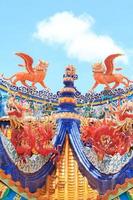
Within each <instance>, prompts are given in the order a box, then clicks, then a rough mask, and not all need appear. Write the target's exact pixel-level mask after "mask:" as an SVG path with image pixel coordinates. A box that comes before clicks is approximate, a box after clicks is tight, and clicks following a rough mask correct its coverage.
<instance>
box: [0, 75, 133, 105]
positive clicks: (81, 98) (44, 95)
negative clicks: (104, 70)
mask: <svg viewBox="0 0 133 200" xmlns="http://www.w3.org/2000/svg"><path fill="white" fill-rule="evenodd" d="M0 87H3V89H4V90H7V91H8V90H9V91H10V92H18V93H19V92H20V93H22V94H23V95H26V96H28V97H30V98H31V99H32V98H33V99H35V100H36V101H43V102H44V101H46V102H51V103H55V104H57V103H58V98H59V97H60V92H57V94H53V93H51V92H49V91H47V90H40V91H38V90H35V89H33V88H26V87H22V86H21V87H17V86H13V85H11V84H10V83H8V82H7V81H5V80H3V79H2V78H0ZM75 90H76V93H75V96H76V99H77V104H80V105H81V106H82V105H83V104H86V103H88V102H92V103H97V104H99V105H100V104H102V102H104V101H112V100H113V99H115V98H117V97H119V96H123V97H126V96H132V94H133V85H130V86H129V87H127V88H118V89H114V90H104V91H101V92H99V93H93V92H90V93H86V94H85V95H82V94H81V93H80V92H79V91H77V89H76V88H75Z"/></svg>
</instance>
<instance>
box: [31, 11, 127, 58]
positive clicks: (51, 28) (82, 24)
mask: <svg viewBox="0 0 133 200" xmlns="http://www.w3.org/2000/svg"><path fill="white" fill-rule="evenodd" d="M94 22H95V21H94V19H93V18H92V17H91V16H88V15H80V16H75V15H74V14H73V13H71V12H61V13H57V14H55V15H53V16H51V17H50V18H48V19H45V20H43V21H41V22H39V23H38V25H37V31H36V32H35V33H34V36H35V37H36V38H38V39H40V40H41V41H42V42H44V43H49V44H52V45H54V44H60V45H62V46H63V48H64V49H65V51H66V53H67V56H69V57H72V58H76V59H78V60H80V61H87V62H92V61H96V60H100V59H103V58H105V57H106V56H108V55H109V54H112V53H124V50H123V49H122V48H121V47H120V46H119V45H117V44H116V43H115V41H114V40H113V39H112V38H111V37H110V36H108V35H99V34H97V33H95V32H94V31H93V24H94ZM126 59H127V58H126V57H125V58H124V61H126Z"/></svg>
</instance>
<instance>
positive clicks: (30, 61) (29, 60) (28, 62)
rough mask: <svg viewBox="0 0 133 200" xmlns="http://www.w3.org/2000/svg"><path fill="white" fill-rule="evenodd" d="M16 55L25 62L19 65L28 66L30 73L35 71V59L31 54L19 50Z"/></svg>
mask: <svg viewBox="0 0 133 200" xmlns="http://www.w3.org/2000/svg"><path fill="white" fill-rule="evenodd" d="M16 55H17V56H20V57H21V58H22V59H23V60H24V62H25V64H22V65H21V64H19V66H21V67H26V70H27V71H28V72H29V73H31V72H34V70H33V67H32V64H33V59H32V58H31V57H30V56H29V55H27V54H25V53H22V52H17V53H16Z"/></svg>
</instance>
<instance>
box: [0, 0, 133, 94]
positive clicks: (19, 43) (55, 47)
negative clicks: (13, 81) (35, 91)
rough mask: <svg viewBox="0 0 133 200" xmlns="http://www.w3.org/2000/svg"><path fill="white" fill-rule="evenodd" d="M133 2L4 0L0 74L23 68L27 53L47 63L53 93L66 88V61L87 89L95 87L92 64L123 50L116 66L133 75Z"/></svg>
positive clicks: (0, 24)
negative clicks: (22, 57)
mask: <svg viewBox="0 0 133 200" xmlns="http://www.w3.org/2000/svg"><path fill="white" fill-rule="evenodd" d="M132 21H133V1H132V0H127V1H124V0H123V1H122V0H117V1H116V0H110V1H105V0H84V1H83V0H78V1H77V0H66V1H65V0H55V1H54V0H53V1H52V0H50V1H45V0H37V1H35V0H23V1H22V0H21V1H18V0H1V1H0V44H1V45H0V46H1V48H0V73H4V75H5V76H6V77H9V76H11V75H13V74H14V73H15V72H16V71H21V70H22V68H19V67H18V66H17V64H20V63H22V61H21V59H20V58H18V57H17V56H15V55H14V53H15V52H17V51H19V52H25V53H28V54H29V55H31V56H32V57H33V58H34V61H35V62H34V64H35V65H36V63H37V62H38V60H39V59H44V60H47V61H48V62H49V69H48V74H47V78H46V81H45V82H46V84H47V85H48V87H49V88H51V90H52V91H53V92H56V91H57V90H59V89H60V88H62V87H63V84H62V75H63V72H64V67H65V66H66V65H67V64H74V65H75V66H76V67H77V73H78V75H79V79H78V80H77V81H76V82H75V85H76V87H77V88H78V89H79V90H80V91H82V92H83V93H85V92H87V91H88V89H89V88H90V87H91V86H92V83H93V78H92V68H91V65H92V64H93V63H94V62H95V61H96V62H97V61H103V60H104V58H105V57H106V56H107V55H108V54H109V53H117V52H118V53H119V52H123V53H124V54H125V55H126V56H125V57H123V59H121V60H120V59H117V60H116V62H115V63H116V65H117V66H123V70H122V71H121V72H122V73H123V74H124V75H125V76H127V77H129V78H130V79H133V59H132V57H133V29H132Z"/></svg>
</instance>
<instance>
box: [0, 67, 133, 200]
mask: <svg viewBox="0 0 133 200" xmlns="http://www.w3.org/2000/svg"><path fill="white" fill-rule="evenodd" d="M77 78H78V76H77V74H76V68H75V67H74V66H73V65H68V66H67V67H66V68H65V73H64V75H63V83H64V88H62V89H61V90H60V91H59V92H58V93H57V94H56V95H54V94H52V93H50V92H49V91H46V90H44V91H37V90H35V89H31V88H24V90H23V89H22V88H19V87H15V86H13V85H10V84H9V83H7V82H6V81H4V80H3V79H0V88H1V91H2V93H3V94H4V97H3V96H2V97H1V98H4V101H3V102H2V101H1V102H2V103H4V104H2V103H1V104H0V105H1V106H3V107H4V106H6V107H7V108H8V109H9V110H7V112H8V116H5V114H2V115H1V116H2V117H1V118H0V127H1V134H3V135H4V136H1V137H0V159H1V160H0V168H1V173H3V174H7V176H9V178H11V179H12V180H13V181H14V182H15V183H18V185H19V187H21V189H24V190H23V191H25V192H26V194H29V195H31V196H32V194H33V196H34V194H36V195H38V194H39V193H38V191H39V189H38V188H43V187H45V186H44V185H46V184H47V180H48V179H49V178H48V177H49V175H50V174H52V173H53V172H54V170H55V169H56V166H57V165H58V159H60V155H62V152H63V148H64V145H65V144H66V142H68V141H67V140H68V139H69V143H70V147H71V150H72V152H73V156H74V159H75V162H76V163H77V166H78V168H79V170H80V173H81V174H82V177H83V176H84V177H86V180H87V182H88V184H89V185H90V186H91V187H92V190H97V191H98V193H99V195H100V198H103V197H104V196H106V193H109V192H108V191H114V189H115V187H116V188H117V187H118V185H123V184H124V182H125V181H126V180H127V179H129V180H130V179H132V178H133V173H132V167H133V156H132V145H131V142H130V145H131V146H130V145H129V147H127V149H126V153H125V152H124V150H123V152H124V153H125V154H124V155H123V154H122V156H121V155H120V156H116V154H114V158H113V157H112V156H111V155H109V157H110V158H111V159H112V160H113V159H114V160H113V161H112V163H114V162H117V161H118V160H119V161H120V162H121V165H120V166H119V170H116V171H115V169H111V168H110V169H109V170H108V171H107V170H103V167H102V166H101V165H103V166H105V164H106V167H108V166H109V165H108V164H107V162H106V161H107V160H106V159H105V157H104V156H108V154H107V155H104V153H102V156H101V155H100V156H101V157H100V156H99V155H98V152H97V151H95V152H94V146H92V145H93V143H92V144H91V145H90V143H89V142H90V141H89V142H88V143H85V142H84V140H82V131H81V127H82V124H84V123H86V122H87V123H89V125H90V124H91V125H92V126H93V124H95V122H96V121H99V124H101V126H102V125H103V124H104V125H107V124H109V123H110V121H111V117H112V120H113V123H114V122H116V121H118V122H120V123H119V124H117V125H118V126H117V128H118V129H119V131H121V130H122V131H123V132H124V131H126V133H127V136H126V137H128V139H129V138H130V139H131V141H132V131H130V133H129V129H130V128H131V126H130V125H132V118H131V116H132V105H131V104H132V92H133V88H132V85H131V86H130V87H128V88H126V89H118V90H110V91H106V90H104V91H102V92H101V93H98V94H97V93H90V94H86V95H82V94H80V92H79V91H78V90H77V89H76V88H75V86H74V81H75V80H76V79H77ZM20 89H22V90H23V92H21V93H20ZM22 90H21V91H22ZM5 91H6V92H7V91H9V93H10V96H8V97H7V96H6V95H7V94H6V93H5ZM102 95H103V96H102ZM29 97H32V98H30V99H29ZM43 98H44V99H43ZM5 103H6V104H5ZM99 105H100V107H99ZM110 105H112V107H111V108H110ZM125 105H126V106H125ZM39 106H40V107H39ZM102 106H103V107H102ZM116 107H122V108H123V110H122V111H121V110H120V109H119V110H116ZM100 108H102V110H100ZM44 109H46V110H45V111H49V113H47V114H46V115H45V114H44V113H45V112H44V113H43V112H42V111H43V110H44ZM99 110H100V111H102V112H103V113H104V114H105V115H104V114H102V115H100V117H101V118H100V117H99V113H98V112H100V111H99ZM85 112H87V113H89V115H88V116H89V117H88V116H86V115H85ZM3 113H4V112H3ZM117 113H121V119H123V117H124V119H126V118H128V120H125V121H124V122H123V121H121V119H120V118H117V117H118V114H117ZM107 114H108V115H107ZM90 115H91V116H90ZM108 117H110V118H109V119H107V118H108ZM106 119H107V120H106ZM53 121H55V124H56V128H54V127H53V126H52V123H53ZM106 122H107V124H106ZM125 122H126V123H125ZM48 124H49V125H48ZM112 125H114V124H112ZM115 125H116V124H115ZM87 126H88V124H87ZM99 126H100V125H99ZM51 129H52V130H51ZM29 133H30V134H31V135H30V134H29ZM33 133H34V134H33ZM52 133H54V134H52ZM113 134H114V133H113ZM123 134H125V132H124V133H123ZM13 135H15V137H17V136H21V137H19V140H17V141H18V142H17V145H18V144H19V143H20V147H21V145H22V147H24V148H23V149H25V150H26V148H27V144H25V143H23V142H24V141H22V138H24V139H25V138H28V142H29V141H30V142H31V141H32V140H33V141H32V144H31V143H30V142H29V143H28V145H29V146H30V145H31V146H30V150H29V149H28V151H24V153H22V150H23V149H21V154H22V155H21V156H20V155H19V153H18V152H20V151H18V146H17V148H14V147H15V144H16V143H12V142H13V139H14V138H12V136H13ZM34 135H36V137H34ZM29 136H30V137H29ZM109 136H110V137H112V136H111V135H109ZM87 137H88V136H87ZM38 138H39V139H38ZM44 138H45V139H44ZM89 138H90V135H89ZM123 138H124V136H123ZM123 138H122V139H123ZM43 139H44V140H43ZM91 139H93V138H91ZM105 139H108V138H105ZM42 141H43V142H44V144H45V145H42ZM46 141H47V142H46ZM99 141H100V140H99ZM91 142H92V141H91ZM102 142H105V143H104V144H106V142H107V144H108V140H106V141H103V140H102ZM11 143H12V144H13V145H14V147H13V146H12V145H11ZM87 145H88V146H87ZM99 145H100V143H99ZM39 146H41V150H43V151H39V150H40V149H39ZM9 147H10V148H9ZM51 147H52V151H51ZM88 149H89V151H90V152H91V154H89V153H88V152H87V150H88ZM19 150H20V148H19ZM44 150H47V152H49V153H47V154H45V153H46V152H45V151H44ZM95 150H96V149H95ZM128 150H129V151H128ZM42 152H43V154H42ZM26 153H27V154H26ZM95 153H97V160H96V159H95V158H94V154H95ZM118 153H119V152H118ZM27 155H28V156H27ZM115 156H116V157H119V159H118V158H116V157H115ZM25 157H26V159H25ZM17 158H19V159H20V160H21V159H22V160H23V162H24V165H23V167H22V166H20V167H19V166H17V162H16V160H17ZM32 158H34V159H35V161H36V165H37V166H36V165H35V166H34V167H35V168H36V169H34V167H33V166H30V165H33V163H32V162H30V159H32ZM99 158H100V159H101V158H102V159H103V160H102V161H101V160H99ZM94 159H95V160H94ZM28 160H29V161H28ZM27 161H28V162H27ZM25 162H26V163H25ZM59 162H60V161H59ZM105 162H106V163H105ZM122 162H123V165H122ZM28 167H31V168H30V169H29V168H28ZM110 167H111V166H110ZM112 167H114V166H113V165H112ZM3 177H4V176H3ZM35 182H36V184H35ZM87 182H86V183H87ZM16 187H17V184H16ZM21 189H20V190H21ZM109 194H111V193H109ZM51 198H52V197H51ZM77 199H78V197H77ZM50 200H52V199H50Z"/></svg>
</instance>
